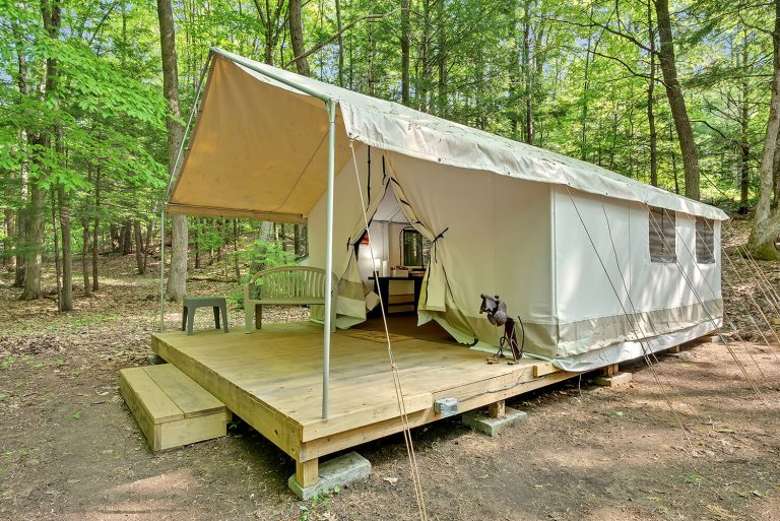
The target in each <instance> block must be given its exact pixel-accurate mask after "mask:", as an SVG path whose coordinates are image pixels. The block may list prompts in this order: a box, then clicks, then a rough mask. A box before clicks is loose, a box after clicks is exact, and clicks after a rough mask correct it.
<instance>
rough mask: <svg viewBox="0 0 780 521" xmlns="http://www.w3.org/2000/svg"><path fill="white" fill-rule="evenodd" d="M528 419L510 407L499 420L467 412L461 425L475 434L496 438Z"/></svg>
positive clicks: (482, 414)
mask: <svg viewBox="0 0 780 521" xmlns="http://www.w3.org/2000/svg"><path fill="white" fill-rule="evenodd" d="M527 419H528V413H527V412H525V411H518V410H517V409H512V408H511V407H507V408H506V414H505V415H504V416H502V417H500V418H491V417H490V416H488V415H486V414H484V413H482V412H479V411H469V412H467V413H464V414H463V423H464V424H465V425H467V426H468V427H471V428H472V429H474V430H475V431H477V432H481V433H482V434H486V435H487V436H497V435H498V433H500V432H501V431H503V430H504V429H506V428H507V427H510V426H512V425H515V424H517V423H520V422H523V421H525V420H527Z"/></svg>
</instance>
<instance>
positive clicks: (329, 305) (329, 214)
mask: <svg viewBox="0 0 780 521" xmlns="http://www.w3.org/2000/svg"><path fill="white" fill-rule="evenodd" d="M327 106H328V194H327V202H326V210H325V211H326V222H325V230H326V236H325V325H324V327H323V332H322V335H323V338H322V418H323V419H328V386H329V383H330V336H331V328H332V326H333V324H332V323H331V321H332V319H333V313H332V309H333V184H334V177H335V175H336V172H335V171H336V158H335V155H336V102H335V101H334V100H333V99H329V100H328V102H327Z"/></svg>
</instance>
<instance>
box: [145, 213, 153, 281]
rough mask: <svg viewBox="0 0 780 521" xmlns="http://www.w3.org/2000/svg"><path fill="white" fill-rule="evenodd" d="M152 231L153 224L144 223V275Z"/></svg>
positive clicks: (147, 263) (147, 264) (147, 262)
mask: <svg viewBox="0 0 780 521" xmlns="http://www.w3.org/2000/svg"><path fill="white" fill-rule="evenodd" d="M153 230H154V224H153V223H152V222H151V221H150V222H148V223H146V239H145V240H144V273H145V272H146V268H147V267H148V266H149V249H150V248H151V244H152V232H153Z"/></svg>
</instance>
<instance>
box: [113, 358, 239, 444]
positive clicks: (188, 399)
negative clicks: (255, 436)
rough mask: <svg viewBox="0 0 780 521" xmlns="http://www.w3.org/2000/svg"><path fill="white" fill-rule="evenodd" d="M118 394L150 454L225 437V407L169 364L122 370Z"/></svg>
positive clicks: (227, 412)
mask: <svg viewBox="0 0 780 521" xmlns="http://www.w3.org/2000/svg"><path fill="white" fill-rule="evenodd" d="M119 391H120V392H121V393H122V397H123V398H124V399H125V403H127V407H128V408H129V409H130V411H131V412H132V413H133V416H135V419H136V421H137V422H138V426H139V427H140V428H141V432H143V433H144V436H146V440H147V441H148V442H149V447H150V448H151V449H152V450H163V449H170V448H173V447H180V446H182V445H187V444H190V443H196V442H198V441H204V440H210V439H213V438H219V437H220V436H224V435H225V434H227V422H228V421H230V418H231V415H230V411H228V409H227V407H225V404H223V403H222V402H220V401H219V400H217V399H216V398H214V397H213V396H212V395H211V394H209V393H208V392H207V391H206V390H205V389H203V388H202V387H201V386H199V385H198V384H197V383H195V381H194V380H192V379H191V378H190V377H189V376H187V375H185V374H184V373H182V372H181V371H179V370H178V369H176V367H174V366H173V365H171V364H161V365H151V366H147V367H134V368H132V369H122V370H121V371H119Z"/></svg>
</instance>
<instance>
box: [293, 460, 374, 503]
mask: <svg viewBox="0 0 780 521" xmlns="http://www.w3.org/2000/svg"><path fill="white" fill-rule="evenodd" d="M370 474H371V463H370V462H369V461H368V460H367V459H366V458H364V457H363V456H361V455H360V454H358V453H357V452H349V453H347V454H344V455H343V456H339V457H337V458H333V459H330V460H328V461H326V462H325V463H322V464H321V465H320V468H319V479H318V480H317V482H316V483H314V484H313V485H309V486H308V487H301V486H300V485H299V484H298V481H297V480H296V479H295V474H293V475H292V476H290V479H288V480H287V486H288V487H290V490H292V491H293V493H294V494H295V495H296V496H298V498H300V499H303V500H304V501H307V500H309V499H311V498H313V497H314V496H318V495H320V494H324V493H326V492H331V491H333V490H335V489H337V488H339V487H343V486H344V485H348V484H350V483H354V482H355V481H360V480H363V479H367V478H368V476H369V475H370Z"/></svg>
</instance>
